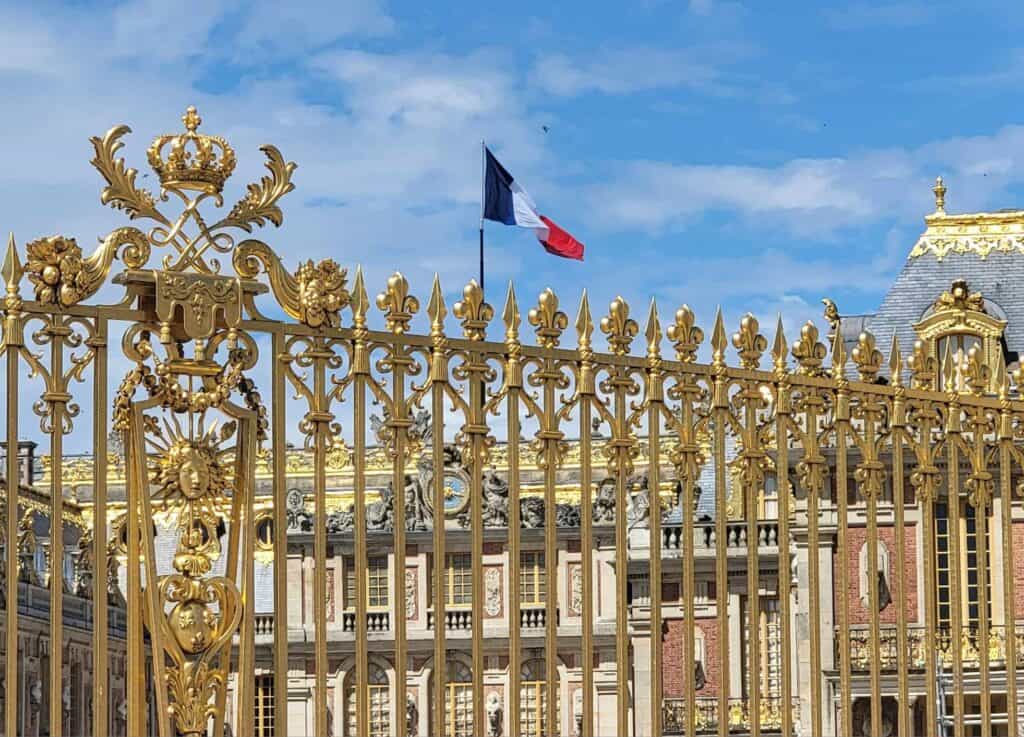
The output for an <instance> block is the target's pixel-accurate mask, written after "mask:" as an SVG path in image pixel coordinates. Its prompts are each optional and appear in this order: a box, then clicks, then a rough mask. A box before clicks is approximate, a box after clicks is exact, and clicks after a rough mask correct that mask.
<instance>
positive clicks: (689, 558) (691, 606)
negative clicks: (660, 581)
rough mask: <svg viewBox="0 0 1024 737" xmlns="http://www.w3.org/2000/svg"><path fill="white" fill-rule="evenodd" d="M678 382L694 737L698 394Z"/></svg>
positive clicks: (686, 380) (690, 729)
mask: <svg viewBox="0 0 1024 737" xmlns="http://www.w3.org/2000/svg"><path fill="white" fill-rule="evenodd" d="M679 381H680V382H681V383H682V384H683V386H684V387H685V390H684V391H682V392H681V394H682V396H681V406H680V419H681V421H682V428H681V429H682V433H683V434H684V435H683V437H685V439H686V445H687V446H688V447H687V448H686V450H685V451H684V452H686V453H687V455H685V456H684V457H683V459H682V471H683V472H682V473H681V474H680V477H681V478H680V481H681V482H682V484H683V498H682V504H683V509H682V514H681V517H682V520H681V522H682V537H681V538H680V540H679V548H680V551H681V555H680V557H682V559H683V585H682V587H681V588H682V592H681V593H682V598H683V674H684V676H683V683H684V684H688V685H687V687H686V726H685V730H684V731H685V734H686V735H688V737H693V735H695V734H696V733H697V688H696V680H695V678H696V675H697V653H696V647H697V643H696V636H697V632H696V627H697V623H696V621H695V620H694V610H695V601H696V598H695V597H696V587H697V586H696V582H695V579H696V571H695V567H694V556H693V554H692V551H693V546H694V516H695V512H694V507H695V506H696V501H697V500H696V499H695V497H694V486H695V485H696V482H697V479H696V475H697V474H698V473H699V466H698V462H697V453H698V452H699V451H698V446H697V442H696V440H697V438H696V437H695V436H696V433H695V432H694V417H693V415H694V411H693V401H694V394H695V393H696V394H699V390H698V389H697V387H696V383H695V381H694V379H693V376H692V375H690V374H683V375H682V376H681V377H680V379H679ZM705 657H706V655H705Z"/></svg>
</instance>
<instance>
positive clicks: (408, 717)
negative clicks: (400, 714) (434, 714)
mask: <svg viewBox="0 0 1024 737" xmlns="http://www.w3.org/2000/svg"><path fill="white" fill-rule="evenodd" d="M419 720H420V712H419V709H417V708H416V699H415V698H414V697H413V695H412V694H406V695H405V734H406V736H407V737H416V734H417V733H418V732H419Z"/></svg>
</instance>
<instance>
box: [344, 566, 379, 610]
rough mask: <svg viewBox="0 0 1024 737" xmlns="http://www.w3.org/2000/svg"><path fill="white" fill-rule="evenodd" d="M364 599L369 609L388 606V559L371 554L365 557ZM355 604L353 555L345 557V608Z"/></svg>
mask: <svg viewBox="0 0 1024 737" xmlns="http://www.w3.org/2000/svg"><path fill="white" fill-rule="evenodd" d="M366 562H367V571H366V601H367V604H368V606H369V608H370V609H387V607H388V559H387V556H384V555H380V556H373V557H371V558H369V559H367V561H366ZM355 606H356V564H355V558H354V557H353V556H351V555H350V556H347V557H346V558H345V608H346V609H355Z"/></svg>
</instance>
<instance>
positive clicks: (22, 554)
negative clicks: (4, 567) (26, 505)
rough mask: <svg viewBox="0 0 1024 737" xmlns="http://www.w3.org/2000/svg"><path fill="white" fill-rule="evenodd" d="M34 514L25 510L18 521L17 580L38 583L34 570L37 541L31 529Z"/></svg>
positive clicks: (37, 575)
mask: <svg viewBox="0 0 1024 737" xmlns="http://www.w3.org/2000/svg"><path fill="white" fill-rule="evenodd" d="M33 523H34V515H33V513H32V512H26V513H25V516H24V517H22V518H21V522H19V523H18V580H19V581H23V582H24V583H31V584H36V585H38V584H39V573H38V571H36V550H37V549H38V547H39V541H38V540H37V539H36V533H35V530H34V529H33Z"/></svg>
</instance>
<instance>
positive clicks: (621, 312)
mask: <svg viewBox="0 0 1024 737" xmlns="http://www.w3.org/2000/svg"><path fill="white" fill-rule="evenodd" d="M601 332H602V333H604V334H605V335H607V336H608V347H609V348H611V350H612V353H614V354H615V355H617V356H624V355H626V354H627V353H629V346H630V344H631V343H632V342H633V338H635V337H636V336H637V334H638V333H639V332H640V326H639V325H638V324H637V322H636V320H634V319H632V318H631V317H630V316H629V304H628V303H627V302H626V300H624V299H623V298H622V297H616V298H615V299H613V300H612V301H611V304H609V305H608V314H607V315H605V316H604V317H602V318H601Z"/></svg>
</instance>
